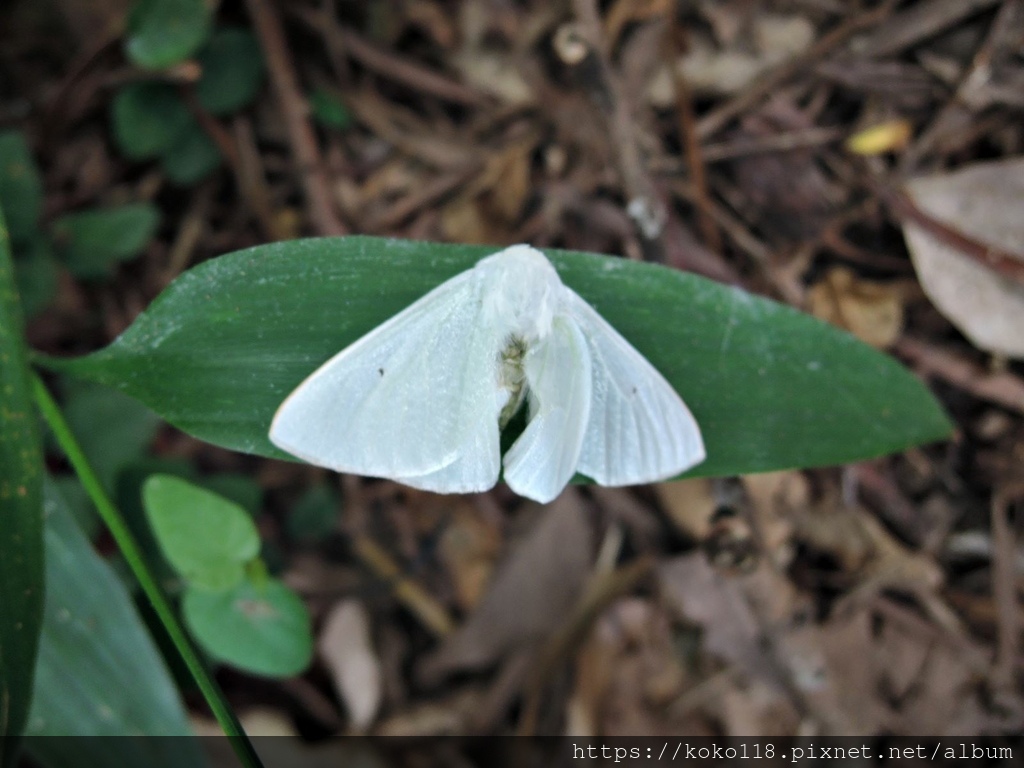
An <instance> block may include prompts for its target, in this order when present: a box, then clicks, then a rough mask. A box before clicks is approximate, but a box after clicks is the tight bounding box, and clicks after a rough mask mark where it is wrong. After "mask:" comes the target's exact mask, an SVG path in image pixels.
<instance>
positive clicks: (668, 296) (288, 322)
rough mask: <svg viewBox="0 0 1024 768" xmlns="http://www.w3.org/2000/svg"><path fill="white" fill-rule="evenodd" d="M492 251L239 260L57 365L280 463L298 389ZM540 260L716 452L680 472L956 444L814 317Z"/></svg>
mask: <svg viewBox="0 0 1024 768" xmlns="http://www.w3.org/2000/svg"><path fill="white" fill-rule="evenodd" d="M494 250H495V249H494V248H487V247H478V246H467V245H441V244H436V243H421V242H408V241H399V240H387V239H381V238H372V237H349V238H337V239H333V238H331V239H328V238H325V239H311V240H297V241H292V242H285V243H275V244H272V245H265V246H259V247H256V248H251V249H248V250H245V251H239V252H236V253H233V254H230V255H227V256H223V257H221V258H218V259H214V260H212V261H209V262H206V263H204V264H201V265H199V266H197V267H195V268H193V269H192V270H190V271H188V272H187V273H185V274H183V275H181V276H180V277H179V278H178V279H177V280H175V282H174V283H173V284H171V285H170V286H169V287H168V288H167V290H165V291H164V293H163V294H162V295H161V296H160V297H158V298H157V300H156V301H154V302H153V304H152V306H150V307H149V309H148V310H146V311H145V312H144V313H143V314H142V315H140V316H139V317H138V319H137V320H136V321H135V323H133V325H132V326H131V327H130V328H129V329H128V330H127V331H126V332H125V333H124V334H122V335H121V336H120V337H119V338H118V339H117V340H116V341H114V342H113V343H112V344H111V345H110V346H109V347H107V348H105V349H103V350H100V351H99V352H96V353H94V354H92V355H89V356H87V357H84V358H79V359H75V360H66V361H50V363H49V364H50V365H52V367H54V368H56V369H58V370H61V371H66V372H68V373H71V374H74V375H78V376H83V377H86V378H90V379H93V380H95V381H99V382H102V383H105V384H108V385H110V386H114V387H117V388H119V389H121V390H122V391H124V392H127V393H128V394H131V395H132V396H134V397H136V398H138V399H139V400H141V401H142V402H144V403H146V404H147V405H148V406H149V407H150V408H152V409H153V410H154V411H156V412H157V413H159V414H160V415H161V416H163V417H164V418H166V419H167V420H168V421H170V422H171V423H172V424H175V425H176V426H178V427H180V428H181V429H183V430H185V431H186V432H189V433H191V434H193V435H195V436H196V437H199V438H201V439H203V440H207V441H209V442H212V443H216V444H218V445H222V446H226V447H228V448H232V449H234V450H238V451H245V452H249V453H256V454H260V455H264V456H276V457H284V454H283V453H282V452H280V451H279V450H277V449H276V448H274V447H273V446H272V445H271V444H270V442H269V440H268V438H267V431H268V429H269V427H270V421H271V418H272V417H273V415H274V412H275V411H276V409H277V407H278V406H279V405H280V404H281V402H282V400H284V398H285V397H286V396H287V395H288V394H289V393H290V392H291V391H292V390H293V389H294V388H295V387H296V386H297V385H298V384H299V383H300V382H301V381H302V380H303V379H304V378H305V377H306V376H308V375H309V374H310V373H312V372H313V371H314V370H315V369H316V368H317V367H318V366H319V365H320V364H321V363H323V362H324V361H325V360H327V359H329V358H330V357H332V356H333V355H334V354H336V353H337V352H338V351H340V350H341V349H343V348H344V347H346V346H347V345H348V344H351V343H352V342H353V341H355V340H356V339H358V338H359V337H360V336H362V335H363V334H365V333H366V332H367V331H369V330H371V329H373V328H374V327H375V326H377V325H379V324H380V323H382V322H383V321H385V320H387V319H388V318H389V317H391V316H392V315H394V314H395V313H397V312H399V311H400V310H401V309H403V308H404V307H406V306H408V305H409V304H411V303H412V302H413V301H415V300H416V299H417V298H419V297H420V296H422V295H423V294H424V293H426V292H427V291H429V290H430V289H431V288H434V287H435V286H436V285H438V284H439V283H440V282H442V281H443V280H446V279H448V278H450V277H452V276H453V275H455V274H457V273H458V272H461V271H462V270H465V269H468V268H469V267H471V266H472V265H473V264H474V263H475V262H476V261H478V260H479V259H480V258H481V257H482V256H484V255H486V254H488V253H491V252H493V251H494ZM547 253H548V255H549V256H550V258H551V260H552V262H553V263H554V264H555V266H556V267H557V269H558V271H559V273H560V275H561V276H562V279H563V280H564V281H565V283H566V284H567V285H568V286H569V287H571V288H573V289H574V290H576V291H577V292H578V293H579V294H580V295H581V296H583V298H584V299H586V300H587V301H589V302H590V303H591V304H592V305H593V306H594V308H595V309H597V311H598V312H600V313H601V314H602V315H603V316H604V317H605V319H606V320H608V321H609V322H610V323H611V324H612V325H613V326H615V327H616V328H617V329H618V330H619V332H620V333H622V334H623V336H625V337H626V338H627V339H628V340H629V341H630V342H632V343H633V345H634V346H636V348H637V349H638V350H639V351H640V352H641V353H642V354H643V355H645V356H646V357H647V359H648V360H650V361H651V363H653V364H654V366H655V367H656V368H658V370H660V371H661V372H662V374H664V375H665V377H666V378H667V379H668V381H669V382H671V384H672V385H673V386H674V387H675V388H676V389H677V390H678V391H679V393H680V394H681V395H682V397H683V399H684V400H685V401H686V402H687V404H688V405H689V406H690V409H691V410H692V411H693V414H694V416H695V417H696V419H697V421H698V423H699V424H700V428H701V431H702V432H703V435H704V441H705V445H706V448H707V454H708V458H707V460H706V461H705V462H704V463H702V464H700V465H698V466H697V467H696V468H695V469H694V470H693V471H692V472H691V473H690V474H693V475H724V474H742V473H748V472H761V471H767V470H776V469H785V468H790V467H809V466H822V465H829V464H839V463H843V462H849V461H857V460H861V459H865V458H869V457H873V456H878V455H881V454H884V453H888V452H891V451H896V450H900V449H902V448H905V447H907V446H910V445H915V444H918V443H923V442H927V441H931V440H937V439H940V438H942V437H944V436H946V435H948V434H949V433H950V429H951V427H950V423H949V421H948V420H947V419H946V417H945V415H944V414H943V412H942V409H941V408H940V406H939V405H938V403H937V402H936V400H935V398H934V397H933V396H932V395H931V394H930V393H929V392H928V390H927V388H925V387H924V386H923V385H922V383H921V382H920V381H919V380H918V379H917V378H916V377H914V376H913V375H912V374H911V373H909V372H908V371H907V370H905V369H904V368H903V367H902V366H900V365H899V364H898V363H897V362H896V361H894V360H893V359H891V358H890V357H888V356H887V355H885V354H883V353H881V352H878V351H877V350H875V349H872V348H871V347H869V346H867V345H865V344H863V343H861V342H859V341H858V340H857V339H855V338H854V337H852V336H850V335H849V334H847V333H844V332H843V331H840V330H838V329H836V328H834V327H832V326H829V325H826V324H825V323H823V322H821V321H819V320H817V319H815V318H813V317H810V316H808V315H805V314H803V313H800V312H798V311H796V310H794V309H791V308H790V307H786V306H784V305H781V304H777V303H775V302H773V301H769V300H767V299H763V298H759V297H757V296H752V295H751V294H749V293H746V292H745V291H742V290H740V289H738V288H732V287H728V286H723V285H720V284H718V283H714V282H712V281H709V280H706V279H703V278H700V277H697V276H695V275H690V274H684V273H682V272H678V271H675V270H671V269H668V268H665V267H661V266H656V265H652V264H642V263H637V262H631V261H626V260H623V259H614V258H609V257H602V256H596V255H593V254H586V253H576V252H570V251H553V250H552V251H548V252H547Z"/></svg>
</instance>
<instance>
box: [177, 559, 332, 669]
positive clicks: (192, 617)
mask: <svg viewBox="0 0 1024 768" xmlns="http://www.w3.org/2000/svg"><path fill="white" fill-rule="evenodd" d="M182 614H183V615H184V617H185V621H186V622H187V623H188V626H189V629H190V630H191V631H192V634H193V635H194V636H195V638H196V640H198V641H199V643H200V645H202V646H203V648H204V649H205V650H206V651H207V652H208V653H209V654H210V655H212V656H214V657H215V658H217V659H220V660H221V661H224V662H227V663H228V664H231V665H232V666H235V667H238V668H239V669H244V670H246V671H248V672H252V673H254V674H257V675H266V676H268V677H289V676H291V675H297V674H299V673H300V672H302V671H303V670H304V669H305V668H306V667H307V666H308V665H309V661H310V658H311V657H312V654H313V637H312V632H311V629H310V622H309V614H308V613H307V611H306V606H305V605H303V603H302V601H301V600H300V599H299V598H298V596H297V595H296V594H295V593H294V592H292V591H291V590H290V589H289V588H288V587H286V586H285V585H284V584H283V583H282V582H280V581H278V580H277V579H266V580H265V581H263V582H262V583H261V584H259V585H258V586H257V585H256V584H254V583H253V581H252V580H250V579H245V580H244V581H242V582H241V583H240V584H239V585H238V586H237V587H236V588H235V589H233V590H230V591H226V592H210V591H202V590H198V589H189V590H187V591H186V592H185V596H184V598H183V600H182Z"/></svg>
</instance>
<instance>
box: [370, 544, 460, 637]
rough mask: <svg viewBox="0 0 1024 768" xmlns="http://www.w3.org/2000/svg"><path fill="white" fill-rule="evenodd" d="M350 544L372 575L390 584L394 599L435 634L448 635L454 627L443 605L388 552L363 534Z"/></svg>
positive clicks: (439, 635)
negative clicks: (400, 566)
mask: <svg viewBox="0 0 1024 768" xmlns="http://www.w3.org/2000/svg"><path fill="white" fill-rule="evenodd" d="M352 546H353V549H354V550H355V553H356V555H358V556H359V559H360V560H361V561H362V562H363V563H364V564H365V565H366V566H367V567H368V568H370V570H372V571H373V572H374V574H376V575H377V576H378V577H380V578H382V579H385V580H387V581H388V582H390V583H391V588H392V590H393V591H394V594H395V598H396V599H397V600H398V601H399V602H400V603H402V605H404V606H405V607H406V608H408V609H409V611H410V612H411V613H412V614H413V615H414V616H416V617H417V618H418V619H419V620H420V621H421V622H422V623H423V626H425V627H426V628H427V629H429V630H430V631H431V632H433V633H434V634H435V635H437V636H438V637H444V636H446V635H450V634H451V633H452V632H453V631H454V630H455V622H453V621H452V618H451V617H450V616H449V615H448V611H446V610H445V608H444V606H443V605H441V603H439V602H438V601H437V600H435V599H434V598H433V597H432V596H431V595H430V593H429V592H427V591H426V590H425V589H424V588H423V587H421V586H420V585H419V583H417V582H416V581H415V580H413V579H412V578H410V577H409V576H406V575H404V574H403V573H402V570H401V568H399V567H398V564H397V563H396V562H395V561H394V560H393V559H392V558H391V555H389V554H388V553H387V552H386V551H385V550H384V548H383V547H381V546H380V545H379V544H378V543H377V542H375V541H374V540H373V539H371V538H370V537H369V536H367V535H366V534H362V533H357V534H355V535H354V536H353V538H352Z"/></svg>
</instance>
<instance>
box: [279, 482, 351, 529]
mask: <svg viewBox="0 0 1024 768" xmlns="http://www.w3.org/2000/svg"><path fill="white" fill-rule="evenodd" d="M339 507H340V501H339V499H338V494H337V493H335V492H334V490H333V489H332V488H331V487H330V486H328V485H325V484H320V485H315V486H313V487H312V488H310V489H308V490H307V491H306V492H305V493H304V494H303V495H302V497H301V498H300V499H299V500H298V501H297V502H296V503H295V506H294V507H292V510H291V513H290V514H289V515H288V521H287V528H288V535H289V536H291V537H292V538H293V539H296V540H297V541H303V542H315V541H320V540H322V539H324V538H325V537H326V536H327V535H328V534H330V533H331V532H332V531H333V530H335V528H336V527H337V525H338V515H339V513H340V510H339Z"/></svg>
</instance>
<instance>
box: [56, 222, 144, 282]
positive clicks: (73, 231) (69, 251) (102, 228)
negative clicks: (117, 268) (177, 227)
mask: <svg viewBox="0 0 1024 768" xmlns="http://www.w3.org/2000/svg"><path fill="white" fill-rule="evenodd" d="M159 223H160V212H159V211H158V210H157V209H156V207H155V206H153V205H150V204H149V203H132V204H129V205H120V206H117V207H115V208H100V209H96V210H89V211H78V212H76V213H69V214H66V215H64V216H61V217H60V218H59V219H57V220H56V221H55V222H54V223H53V236H54V238H55V240H56V241H57V243H58V247H59V250H60V253H61V256H62V257H63V259H64V262H65V263H66V264H67V265H68V269H70V270H71V273H72V274H73V275H75V276H77V277H83V278H96V277H103V276H105V275H107V274H109V273H110V270H111V269H112V268H113V266H114V265H115V264H116V263H117V262H119V261H126V260H128V259H131V258H133V257H135V256H138V255H139V253H140V252H141V251H142V249H143V248H145V247H146V245H147V244H148V243H149V241H150V240H152V239H153V235H154V234H155V233H156V229H157V226H158V225H159Z"/></svg>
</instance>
